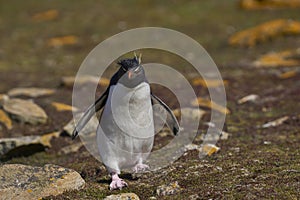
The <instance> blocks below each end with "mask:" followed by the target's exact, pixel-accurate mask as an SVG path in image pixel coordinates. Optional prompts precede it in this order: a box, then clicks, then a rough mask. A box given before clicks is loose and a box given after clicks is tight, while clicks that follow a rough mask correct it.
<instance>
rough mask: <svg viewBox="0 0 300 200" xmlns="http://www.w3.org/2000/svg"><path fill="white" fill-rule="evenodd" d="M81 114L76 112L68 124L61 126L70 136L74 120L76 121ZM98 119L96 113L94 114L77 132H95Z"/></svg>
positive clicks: (84, 133)
mask: <svg viewBox="0 0 300 200" xmlns="http://www.w3.org/2000/svg"><path fill="white" fill-rule="evenodd" d="M81 116H82V114H77V115H75V116H74V119H72V120H71V121H70V122H69V123H68V124H66V125H65V126H64V127H63V130H64V131H65V132H66V133H67V134H68V135H70V136H72V132H73V130H74V129H75V123H74V121H76V122H78V121H79V119H80V117H81ZM98 124H99V121H98V118H97V117H96V115H94V116H93V117H92V118H91V119H90V120H89V122H88V123H87V124H86V125H85V127H84V128H83V129H82V130H81V131H80V133H79V134H82V135H86V134H90V133H95V132H96V130H97V127H98Z"/></svg>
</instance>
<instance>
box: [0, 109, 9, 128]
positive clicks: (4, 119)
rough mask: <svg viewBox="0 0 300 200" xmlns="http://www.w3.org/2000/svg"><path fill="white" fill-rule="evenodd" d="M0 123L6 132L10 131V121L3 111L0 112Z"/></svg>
mask: <svg viewBox="0 0 300 200" xmlns="http://www.w3.org/2000/svg"><path fill="white" fill-rule="evenodd" d="M0 123H3V124H4V125H5V127H6V128H7V129H8V130H10V129H12V121H11V120H10V118H9V117H8V116H7V114H6V113H5V112H4V111H3V110H0Z"/></svg>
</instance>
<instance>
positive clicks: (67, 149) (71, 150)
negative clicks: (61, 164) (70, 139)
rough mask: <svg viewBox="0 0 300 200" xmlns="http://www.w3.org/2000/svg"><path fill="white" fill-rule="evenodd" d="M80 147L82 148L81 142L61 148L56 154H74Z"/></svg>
mask: <svg viewBox="0 0 300 200" xmlns="http://www.w3.org/2000/svg"><path fill="white" fill-rule="evenodd" d="M82 146H83V144H82V143H81V142H78V143H75V144H71V145H68V146H66V147H63V148H62V149H61V150H60V151H59V152H58V153H59V154H69V153H74V152H77V151H78V150H79V149H80V148H81V147H82Z"/></svg>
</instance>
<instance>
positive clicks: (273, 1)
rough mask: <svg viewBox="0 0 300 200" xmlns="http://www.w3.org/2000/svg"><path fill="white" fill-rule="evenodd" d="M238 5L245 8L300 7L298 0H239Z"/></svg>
mask: <svg viewBox="0 0 300 200" xmlns="http://www.w3.org/2000/svg"><path fill="white" fill-rule="evenodd" d="M240 6H241V8H243V9H246V10H263V9H264V10H270V9H282V8H300V1H299V0H240Z"/></svg>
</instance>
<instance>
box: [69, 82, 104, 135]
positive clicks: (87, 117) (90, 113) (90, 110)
mask: <svg viewBox="0 0 300 200" xmlns="http://www.w3.org/2000/svg"><path fill="white" fill-rule="evenodd" d="M108 91H109V88H108V89H107V90H106V91H105V92H104V93H103V94H102V95H101V96H100V98H99V99H97V100H96V101H95V103H93V104H92V105H90V106H89V107H88V109H87V110H86V111H85V112H84V114H83V115H82V117H81V118H80V119H79V121H78V123H77V125H76V126H75V128H74V130H73V133H72V140H74V139H75V138H76V137H77V136H78V133H79V132H80V131H81V130H82V129H83V128H84V126H85V125H86V124H87V123H88V122H89V120H90V119H91V117H92V116H93V115H94V114H95V113H96V112H98V111H99V110H101V109H102V108H103V107H104V105H105V104H106V101H107V97H108Z"/></svg>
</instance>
